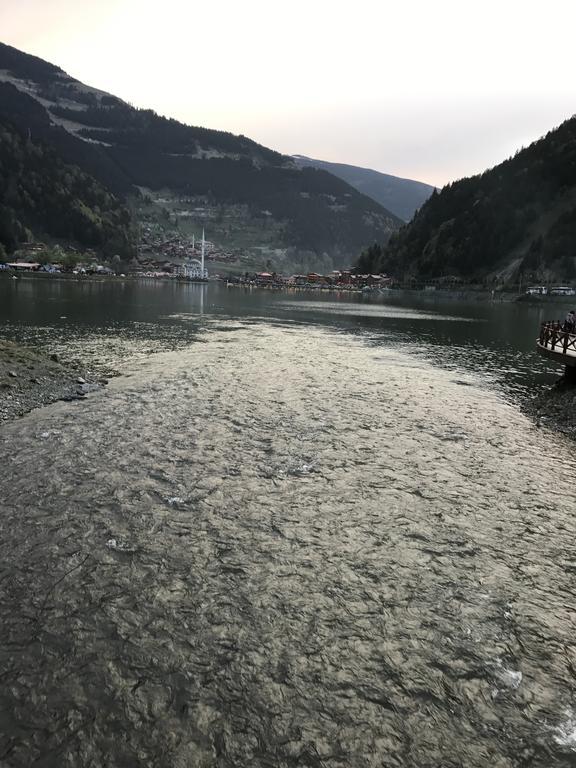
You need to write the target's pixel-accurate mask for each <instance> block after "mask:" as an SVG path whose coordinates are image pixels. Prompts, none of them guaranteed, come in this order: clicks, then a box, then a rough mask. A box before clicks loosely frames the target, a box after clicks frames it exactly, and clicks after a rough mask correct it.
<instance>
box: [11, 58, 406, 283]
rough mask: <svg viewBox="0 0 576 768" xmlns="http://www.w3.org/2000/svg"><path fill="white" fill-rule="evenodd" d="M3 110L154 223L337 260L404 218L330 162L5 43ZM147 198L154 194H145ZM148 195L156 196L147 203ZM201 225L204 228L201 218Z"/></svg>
mask: <svg viewBox="0 0 576 768" xmlns="http://www.w3.org/2000/svg"><path fill="white" fill-rule="evenodd" d="M0 117H2V118H4V119H6V120H8V121H10V122H11V123H12V124H13V125H15V126H16V127H17V128H19V129H20V130H21V131H22V132H24V135H26V134H30V135H31V136H32V138H33V139H34V140H40V141H42V142H45V143H46V144H48V145H49V146H51V147H52V148H53V149H54V150H55V151H56V152H58V154H59V155H60V157H61V159H62V160H63V162H65V163H69V164H70V163H72V164H75V165H77V166H78V167H80V168H81V169H82V171H84V172H85V173H87V174H90V175H91V176H93V177H94V178H95V179H96V180H98V182H100V183H101V184H102V185H104V186H105V187H106V188H107V189H108V190H110V191H112V192H113V193H115V194H117V195H119V196H121V197H122V198H123V199H132V200H133V201H134V199H136V202H133V203H131V208H132V210H133V213H134V214H135V215H137V216H140V217H142V216H143V217H144V219H142V218H141V219H140V220H141V221H142V220H144V221H146V222H147V223H150V226H162V227H165V228H167V227H172V228H173V229H174V231H177V232H179V233H181V234H186V232H187V231H197V230H198V227H201V226H203V225H205V224H208V225H209V228H210V232H211V239H213V240H217V241H219V242H220V243H221V244H224V245H225V246H226V247H230V248H239V249H241V250H243V251H249V252H250V253H252V254H259V257H258V258H260V260H261V261H262V262H263V263H266V262H267V261H270V260H272V264H273V265H274V266H276V267H278V268H282V266H283V262H285V261H286V260H290V259H291V260H292V261H291V263H292V264H299V265H302V266H304V267H308V268H310V267H313V266H314V265H316V266H317V267H318V268H322V269H328V268H331V267H333V266H339V265H342V264H349V263H350V262H351V261H352V260H353V259H354V257H355V256H356V255H357V253H358V252H359V250H360V249H361V248H362V247H364V246H366V245H369V244H370V243H371V242H374V241H379V242H386V241H387V240H388V238H389V236H390V234H391V233H392V232H394V231H396V230H397V229H398V227H399V226H400V225H401V220H400V219H399V218H398V217H397V216H395V215H394V214H393V213H391V212H390V211H388V210H387V209H386V208H384V207H383V206H382V205H380V204H379V203H377V202H375V201H374V200H373V199H371V198H370V197H367V196H366V195H363V194H361V193H360V192H358V191H357V190H356V189H355V188H354V187H352V186H350V185H348V184H347V183H345V182H344V181H342V180H341V179H339V178H336V177H335V176H333V175H331V174H329V173H326V172H325V171H321V170H316V169H314V168H301V167H299V166H298V165H297V164H296V163H295V162H294V160H293V159H292V158H290V157H287V156H285V155H282V154H280V153H278V152H275V151H273V150H270V149H268V148H266V147H263V146H261V145H260V144H257V143H256V142H255V141H252V140H251V139H248V138H246V137H245V136H235V135H233V134H231V133H227V132H224V131H215V130H210V129H206V128H201V127H193V126H189V125H184V124H182V123H180V122H178V121H177V120H172V119H167V118H164V117H161V116H160V115H158V114H156V113H155V112H154V111H153V110H150V109H135V108H134V107H132V106H131V105H129V104H127V103H126V102H124V101H122V100H121V99H118V98H116V97H115V96H113V95H110V94H107V93H105V92H103V91H100V90H98V89H96V88H92V87H90V86H87V85H84V84H83V83H81V82H79V81H78V80H75V79H74V78H72V77H70V76H69V75H67V74H66V73H65V72H63V71H62V70H61V69H60V68H58V67H56V66H54V65H53V64H49V63H48V62H45V61H43V60H42V59H39V58H37V57H35V56H31V55H29V54H26V53H23V52H22V51H19V50H17V49H15V48H12V47H11V46H8V45H4V44H1V43H0ZM138 200H140V201H145V204H140V203H139V202H138ZM146 201H147V202H146ZM194 228H195V229H194Z"/></svg>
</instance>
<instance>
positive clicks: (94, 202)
mask: <svg viewBox="0 0 576 768" xmlns="http://www.w3.org/2000/svg"><path fill="white" fill-rule="evenodd" d="M34 236H36V237H37V238H38V239H41V240H45V239H48V240H50V239H54V240H60V241H65V242H67V243H71V244H74V245H76V246H80V247H83V248H91V249H95V250H98V251H100V252H101V253H103V254H105V255H107V256H114V255H116V254H118V255H119V256H124V257H128V256H129V255H130V254H131V252H132V247H131V241H132V236H131V221H130V213H129V211H128V209H127V208H126V207H124V206H122V205H121V204H120V203H119V201H118V200H117V199H116V198H115V197H114V196H113V195H112V194H111V193H110V192H108V191H107V190H106V189H105V188H104V187H103V186H102V185H101V184H100V183H99V182H97V181H96V180H95V179H94V178H92V177H91V176H89V175H88V174H86V173H84V172H83V171H81V170H80V169H79V168H78V167H77V166H74V165H69V164H67V163H64V162H63V161H62V160H61V158H60V157H59V155H58V154H57V153H56V152H55V151H54V150H53V149H51V148H50V147H49V146H47V145H45V144H43V143H42V142H37V141H32V140H31V139H30V138H29V137H28V136H26V135H25V134H23V133H22V131H21V130H19V129H17V128H15V127H14V126H13V125H12V124H10V123H8V122H6V121H5V120H4V119H2V118H0V255H2V254H1V251H6V252H8V253H11V252H12V251H14V250H15V249H16V248H17V247H18V245H19V244H20V243H22V242H26V241H29V240H32V239H33V237H34Z"/></svg>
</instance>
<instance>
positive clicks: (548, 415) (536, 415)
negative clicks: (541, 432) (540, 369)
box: [524, 377, 576, 440]
mask: <svg viewBox="0 0 576 768" xmlns="http://www.w3.org/2000/svg"><path fill="white" fill-rule="evenodd" d="M524 410H525V411H526V413H527V414H528V415H529V416H530V417H531V418H532V419H534V421H535V422H536V424H537V426H539V427H546V428H548V429H553V430H554V431H555V432H561V433H562V434H564V435H566V436H567V437H569V438H571V439H572V440H576V384H575V383H574V382H569V381H567V380H566V379H565V378H564V377H562V378H561V379H559V380H558V381H557V382H556V383H555V384H554V385H553V386H552V387H549V388H548V389H546V390H544V391H543V392H540V393H539V394H538V395H537V396H536V397H535V398H534V399H533V400H531V401H530V402H529V403H527V405H526V406H525V408H524Z"/></svg>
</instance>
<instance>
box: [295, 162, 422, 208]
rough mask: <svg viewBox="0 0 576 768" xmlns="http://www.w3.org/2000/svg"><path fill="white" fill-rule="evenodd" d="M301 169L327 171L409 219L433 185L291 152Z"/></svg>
mask: <svg viewBox="0 0 576 768" xmlns="http://www.w3.org/2000/svg"><path fill="white" fill-rule="evenodd" d="M294 159H295V160H296V162H297V164H298V165H299V166H300V167H302V168H319V169H320V170H323V171H328V173H332V174H333V175H334V176H338V178H339V179H342V180H343V181H345V182H347V183H348V184H350V186H352V187H354V188H355V189H357V190H358V191H359V192H361V193H362V194H363V195H368V197H371V198H372V199H373V200H376V202H377V203H380V205H383V206H384V207H385V208H387V209H388V210H389V211H392V213H394V214H396V216H399V217H400V218H401V219H403V220H404V221H409V220H410V219H411V218H412V216H414V213H415V212H416V211H417V210H418V208H420V206H421V205H422V204H423V203H425V202H426V200H428V198H429V197H430V195H431V194H432V192H433V191H434V187H432V186H430V184H424V183H423V182H421V181H413V180H412V179H402V178H400V177H399V176H391V175H390V174H388V173H380V171H374V170H372V169H370V168H359V167H358V166H355V165H347V164H345V163H329V162H327V161H325V160H313V159H312V158H310V157H304V156H303V155H294Z"/></svg>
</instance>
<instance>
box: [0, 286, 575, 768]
mask: <svg viewBox="0 0 576 768" xmlns="http://www.w3.org/2000/svg"><path fill="white" fill-rule="evenodd" d="M22 282H24V281H22ZM21 288H22V286H19V287H18V289H16V288H12V286H9V289H10V290H11V291H16V290H20V289H21ZM181 288H182V287H177V286H175V287H174V288H172V287H171V286H163V287H162V288H157V287H150V288H148V289H146V288H140V289H138V288H132V287H129V288H121V286H113V287H106V286H104V287H102V286H100V287H99V288H98V289H90V288H82V289H81V290H82V291H83V293H79V292H78V290H77V289H75V288H74V286H67V287H65V288H64V289H62V292H60V293H59V294H58V295H56V294H52V295H50V293H46V292H44V293H42V294H40V293H38V292H39V291H40V290H41V289H39V288H32V289H31V290H32V291H36V293H34V294H33V295H32V297H31V298H33V299H35V301H34V306H35V308H36V309H35V310H34V313H32V312H31V310H30V307H29V305H27V304H26V302H23V301H22V300H21V299H22V297H23V295H26V294H22V293H21V294H20V297H19V300H18V301H16V300H15V298H14V295H13V294H11V296H6V295H5V296H3V297H0V298H4V302H3V303H0V308H3V310H4V316H3V317H2V320H3V322H4V326H3V330H2V336H3V337H4V338H6V337H7V336H9V337H10V338H11V339H13V340H15V341H17V342H18V343H19V344H25V345H27V346H34V348H35V349H40V348H42V349H43V350H44V351H43V352H42V354H43V355H44V358H43V359H44V360H48V361H50V366H49V367H50V370H52V368H53V370H54V377H55V380H56V379H57V378H58V377H59V376H60V375H61V374H62V375H63V376H64V375H67V376H68V380H67V381H69V385H70V387H72V388H73V387H75V386H78V378H82V379H85V381H86V382H87V383H92V379H91V375H92V376H93V378H94V382H93V383H97V382H98V381H101V379H102V378H108V379H109V382H108V384H107V385H106V386H105V387H100V388H99V389H98V390H97V391H93V392H90V393H88V394H87V395H86V396H85V397H83V398H82V399H80V400H73V401H71V402H56V403H54V404H52V405H49V406H48V407H45V408H40V409H37V410H34V411H33V412H31V413H29V414H28V415H26V416H24V417H23V418H18V419H15V420H12V421H5V422H4V423H3V424H1V425H0V462H1V465H2V467H3V472H2V475H1V477H0V492H1V493H0V498H1V501H0V507H1V513H2V514H1V517H0V542H1V544H0V547H1V553H0V554H1V559H0V605H1V607H2V617H3V620H2V626H1V629H0V676H1V679H2V687H1V689H0V764H3V765H6V766H10V768H12V766H15V767H18V768H19V767H20V766H22V767H23V766H28V765H30V764H38V765H44V766H62V765H94V766H100V765H106V766H114V767H115V766H119V767H120V766H136V765H150V766H178V767H179V766H182V767H184V766H199V767H200V766H202V767H207V766H248V765H250V766H287V767H288V766H300V765H301V766H312V767H314V768H317V767H320V766H358V768H368V767H369V766H370V768H372V767H373V768H377V767H378V768H380V766H382V765H386V766H398V767H400V766H402V768H404V767H410V766H414V768H416V767H418V768H421V767H422V766H447V767H448V766H449V767H450V768H452V766H467V767H468V766H471V767H472V768H474V767H478V768H481V767H483V766H497V767H498V768H500V767H502V768H520V766H537V767H538V768H540V767H541V768H548V766H550V767H552V766H561V767H562V768H564V767H566V768H567V767H568V766H572V765H574V761H575V760H576V679H575V678H576V673H575V669H576V641H575V640H574V638H575V637H576V632H575V629H576V626H575V619H574V615H575V614H574V606H575V595H576V582H575V580H574V569H575V567H576V566H575V563H576V545H575V544H574V542H575V541H576V537H575V533H576V530H575V529H576V523H575V522H574V518H573V513H574V509H575V507H576V504H575V494H574V487H573V483H572V478H573V476H574V470H575V468H576V461H575V460H574V458H573V451H572V450H571V446H572V443H571V442H570V441H568V440H567V438H566V437H565V436H563V435H558V434H555V433H554V432H552V431H550V430H548V429H545V428H544V429H542V428H538V427H537V426H536V424H535V423H534V422H533V421H531V420H530V419H528V418H527V417H526V416H525V415H524V414H523V412H522V409H521V402H522V400H523V399H524V400H525V399H526V398H527V397H528V395H529V393H531V392H532V391H534V390H536V389H537V388H543V387H546V386H550V385H551V384H552V383H553V381H554V378H555V376H556V374H557V373H558V372H557V371H556V370H555V369H554V368H549V367H547V366H546V364H545V362H543V361H541V360H540V359H539V358H538V357H537V356H536V355H534V359H532V358H531V357H530V356H529V348H530V343H533V342H530V339H531V338H535V336H536V331H533V327H535V328H536V330H537V324H538V321H539V317H538V315H537V314H534V313H533V310H531V309H529V308H526V307H524V308H520V309H518V310H517V309H516V308H514V307H500V308H497V307H494V308H490V307H480V308H478V307H466V306H458V305H453V306H451V307H448V306H438V305H434V304H432V303H427V304H419V305H414V304H413V305H412V306H405V305H402V304H398V305H397V306H396V305H394V304H391V303H387V304H379V303H377V302H369V301H364V300H361V299H359V300H357V301H351V300H350V298H349V297H345V298H342V299H340V298H339V297H329V298H325V299H322V300H318V299H317V298H315V297H297V298H292V297H290V296H269V295H261V294H260V293H258V292H254V293H252V294H248V293H246V294H239V293H234V294H231V293H230V292H226V291H225V290H219V289H218V288H214V287H213V286H208V287H206V288H204V287H200V286H195V287H192V286H189V287H188V288H189V289H188V290H180V289H181ZM192 288H199V290H192ZM42 290H44V291H45V288H44V287H43V289H42ZM52 290H54V291H56V290H57V289H52ZM90 291H94V293H90ZM56 299H57V300H56ZM10 301H12V304H11V305H10ZM56 306H57V307H58V309H56ZM63 306H64V307H65V310H62V307H63ZM103 307H104V308H105V309H103ZM7 308H8V309H7ZM1 312H2V309H0V313H1ZM32 314H33V315H34V316H32ZM61 315H65V316H66V317H65V318H64V319H63V318H62V317H61ZM503 318H504V319H507V320H506V322H504V321H503ZM498 329H505V331H506V334H507V335H506V334H505V333H504V332H503V331H501V332H500V333H498ZM2 349H4V350H5V349H10V345H4V344H3V345H2ZM11 349H12V352H13V353H14V354H15V353H16V350H15V349H14V348H11ZM2 354H4V353H2ZM52 354H56V355H57V356H58V361H54V360H50V355H52ZM5 360H6V362H5V363H3V364H5V366H6V368H7V371H8V373H7V376H8V377H9V371H10V370H12V369H11V368H10V367H9V366H10V365H12V366H13V371H14V373H16V374H17V376H16V377H9V378H14V379H16V380H19V379H23V378H24V377H28V378H30V379H31V378H39V379H41V377H42V375H43V372H42V371H43V369H42V368H41V367H39V366H38V363H37V361H36V358H26V357H24V358H22V359H20V360H18V359H17V358H16V357H15V356H12V357H11V358H8V357H7V358H5ZM80 360H82V364H81V365H80V367H76V363H75V362H74V364H73V365H70V367H69V368H68V367H67V366H68V365H69V364H70V363H71V361H80ZM67 361H68V362H67ZM30 365H32V366H33V367H32V368H29V367H28V366H30ZM62 368H63V369H64V372H62V370H61V369H62ZM45 370H48V369H45ZM115 372H116V373H119V374H121V375H119V376H109V375H107V374H108V373H109V374H112V373H115ZM46 375H48V374H46Z"/></svg>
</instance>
